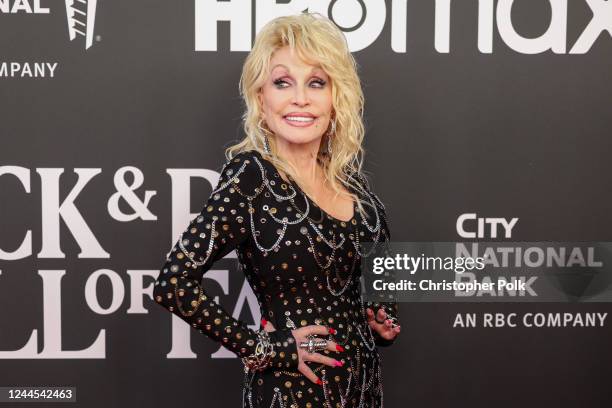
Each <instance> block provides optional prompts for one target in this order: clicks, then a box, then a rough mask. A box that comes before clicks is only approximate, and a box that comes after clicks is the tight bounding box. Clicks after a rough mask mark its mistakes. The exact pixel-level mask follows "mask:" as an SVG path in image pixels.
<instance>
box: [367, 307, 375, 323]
mask: <svg viewBox="0 0 612 408" xmlns="http://www.w3.org/2000/svg"><path fill="white" fill-rule="evenodd" d="M366 315H367V319H368V322H371V321H372V320H374V311H372V309H370V308H369V307H368V308H367V309H366Z"/></svg>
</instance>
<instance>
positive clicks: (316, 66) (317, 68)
mask: <svg viewBox="0 0 612 408" xmlns="http://www.w3.org/2000/svg"><path fill="white" fill-rule="evenodd" d="M276 67H282V68H285V69H286V70H287V71H289V68H288V67H287V66H286V65H285V64H276V65H275V66H273V67H272V69H271V70H270V71H274V69H275V68H276ZM315 71H323V69H322V68H321V66H320V65H315V66H314V67H313V68H312V71H310V72H311V73H313V72H315ZM323 72H324V71H323Z"/></svg>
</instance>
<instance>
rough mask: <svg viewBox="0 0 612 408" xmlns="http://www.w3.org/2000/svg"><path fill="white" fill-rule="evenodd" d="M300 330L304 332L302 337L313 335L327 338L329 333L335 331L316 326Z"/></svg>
mask: <svg viewBox="0 0 612 408" xmlns="http://www.w3.org/2000/svg"><path fill="white" fill-rule="evenodd" d="M302 329H304V332H305V333H306V334H305V335H304V337H306V336H308V335H310V334H313V335H315V336H327V335H328V334H330V333H331V332H335V330H333V329H330V328H327V327H326V326H318V325H316V324H313V325H311V326H306V327H303V328H302ZM300 330H301V329H300ZM330 330H331V331H330Z"/></svg>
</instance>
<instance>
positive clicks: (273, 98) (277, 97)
mask: <svg viewBox="0 0 612 408" xmlns="http://www.w3.org/2000/svg"><path fill="white" fill-rule="evenodd" d="M263 100H264V104H265V107H264V109H265V110H266V112H267V113H268V114H278V113H280V112H283V111H284V110H285V106H286V105H287V103H290V100H289V99H288V97H287V96H286V95H285V94H283V93H281V92H278V91H275V90H269V91H268V92H267V93H266V94H265V95H264V97H263Z"/></svg>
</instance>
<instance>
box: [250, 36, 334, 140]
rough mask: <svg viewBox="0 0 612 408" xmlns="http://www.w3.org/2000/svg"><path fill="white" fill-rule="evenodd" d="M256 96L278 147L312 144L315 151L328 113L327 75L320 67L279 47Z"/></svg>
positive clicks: (329, 105) (328, 117)
mask: <svg viewBox="0 0 612 408" xmlns="http://www.w3.org/2000/svg"><path fill="white" fill-rule="evenodd" d="M258 97H259V102H260V104H261V108H262V112H263V115H264V120H265V121H266V123H267V125H268V127H269V128H270V130H271V131H272V132H274V134H275V135H276V142H277V144H280V145H281V146H279V147H280V148H281V149H283V148H285V147H291V146H290V145H291V144H292V143H293V144H301V145H304V144H312V145H313V150H315V151H318V148H319V144H320V142H321V138H322V136H323V134H324V133H325V131H327V129H328V127H329V121H330V118H331V113H332V91H331V83H330V78H329V77H328V75H327V74H326V73H325V71H323V69H322V68H320V67H319V66H317V65H310V64H308V63H306V62H304V61H302V60H301V59H300V58H299V57H298V56H297V55H296V54H295V52H293V51H292V50H291V49H290V48H289V47H288V46H284V47H282V48H279V49H278V50H277V51H276V52H275V53H274V54H273V56H272V59H271V61H270V72H269V75H268V78H266V82H265V83H264V85H263V86H262V88H261V90H260V92H259V95H258ZM298 115H299V117H298ZM283 144H284V145H286V146H282V145H283Z"/></svg>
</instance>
